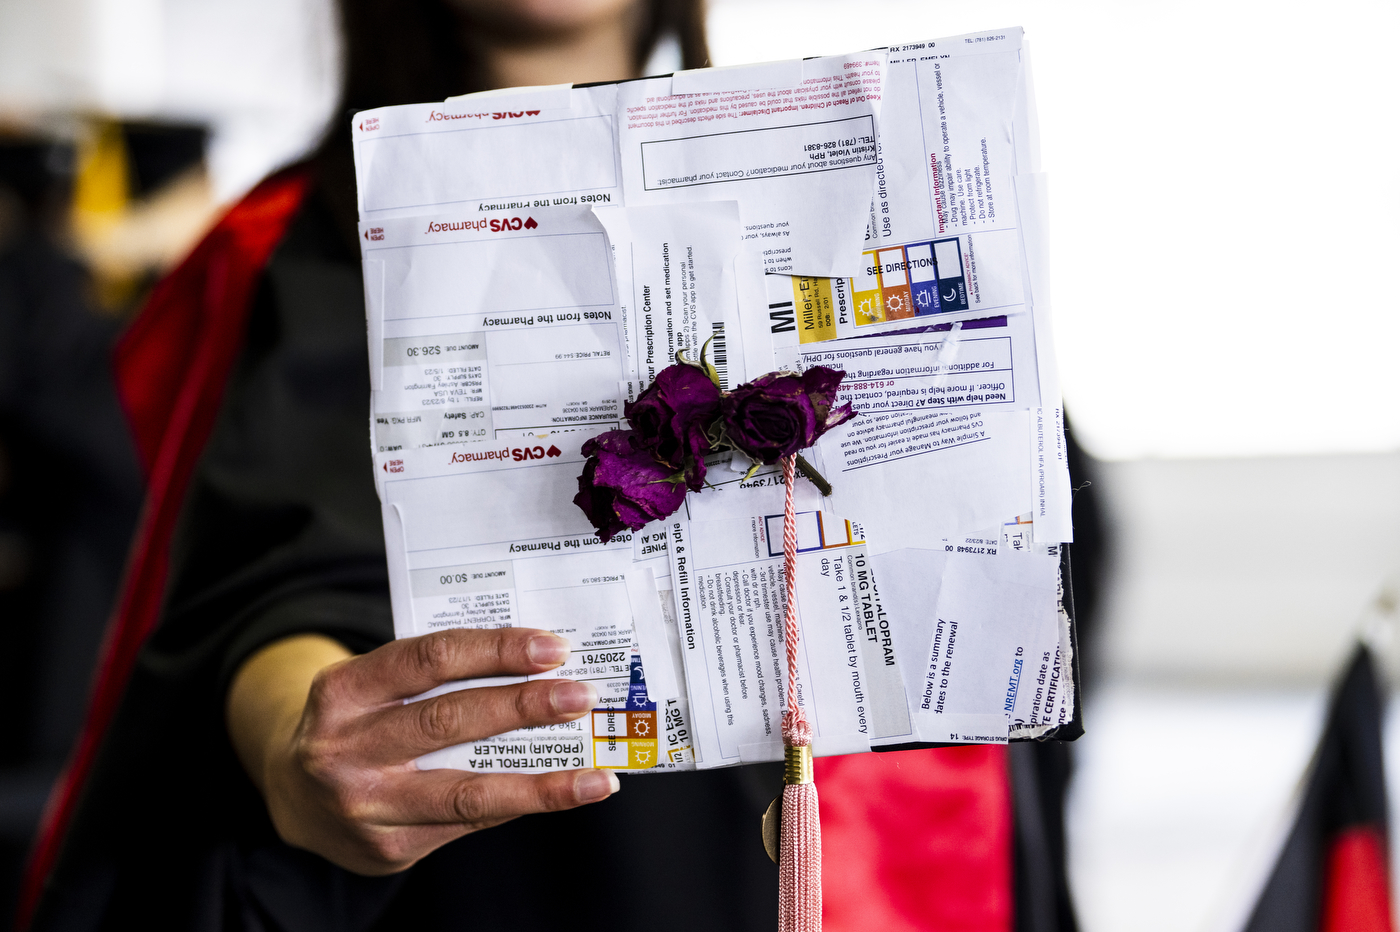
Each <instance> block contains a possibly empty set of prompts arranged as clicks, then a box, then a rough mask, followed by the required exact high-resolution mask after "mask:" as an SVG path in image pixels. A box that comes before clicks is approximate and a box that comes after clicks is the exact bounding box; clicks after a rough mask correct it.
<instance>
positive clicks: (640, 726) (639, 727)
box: [632, 718, 651, 735]
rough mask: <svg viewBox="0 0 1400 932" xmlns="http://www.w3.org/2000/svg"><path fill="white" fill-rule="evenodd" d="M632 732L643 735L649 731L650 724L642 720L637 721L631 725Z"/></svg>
mask: <svg viewBox="0 0 1400 932" xmlns="http://www.w3.org/2000/svg"><path fill="white" fill-rule="evenodd" d="M632 730H633V731H635V732H636V733H637V734H639V735H645V734H647V733H649V732H650V731H651V722H648V721H647V720H646V719H644V718H640V719H637V720H636V721H635V722H633V723H632Z"/></svg>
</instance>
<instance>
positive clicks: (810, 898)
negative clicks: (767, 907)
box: [778, 456, 822, 932]
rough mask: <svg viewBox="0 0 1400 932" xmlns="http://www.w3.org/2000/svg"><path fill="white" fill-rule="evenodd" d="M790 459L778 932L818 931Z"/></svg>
mask: <svg viewBox="0 0 1400 932" xmlns="http://www.w3.org/2000/svg"><path fill="white" fill-rule="evenodd" d="M796 473H797V468H796V456H788V457H784V458H783V482H784V485H785V486H786V487H787V488H786V492H787V494H786V501H785V503H784V508H783V569H784V572H785V574H786V577H787V620H786V628H785V635H784V637H785V640H786V642H787V711H786V712H784V713H783V744H784V745H785V748H784V766H783V817H782V828H781V832H780V840H779V848H778V851H779V854H778V929H779V932H821V927H822V826H821V815H820V812H819V810H818V809H817V785H816V784H815V783H814V782H813V781H812V726H811V725H809V724H808V723H807V716H806V715H804V714H803V712H802V709H801V707H799V706H798V704H797V641H798V637H799V632H798V630H797V517H796V513H795V511H794V508H793V503H792V487H793V484H794V483H795V482H796V479H797V475H796Z"/></svg>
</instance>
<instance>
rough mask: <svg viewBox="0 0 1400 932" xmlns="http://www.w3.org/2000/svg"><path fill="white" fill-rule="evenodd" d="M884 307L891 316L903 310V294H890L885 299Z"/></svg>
mask: <svg viewBox="0 0 1400 932" xmlns="http://www.w3.org/2000/svg"><path fill="white" fill-rule="evenodd" d="M885 309H886V310H887V311H889V312H890V314H891V316H893V315H895V314H898V313H899V312H900V311H902V310H904V296H903V295H898V294H892V295H890V296H889V297H888V298H886V299H885Z"/></svg>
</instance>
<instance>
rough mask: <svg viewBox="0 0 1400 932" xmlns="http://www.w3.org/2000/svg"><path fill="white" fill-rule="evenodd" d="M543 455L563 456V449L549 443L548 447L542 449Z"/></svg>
mask: <svg viewBox="0 0 1400 932" xmlns="http://www.w3.org/2000/svg"><path fill="white" fill-rule="evenodd" d="M544 455H545V456H563V455H564V451H562V450H560V449H559V448H558V447H556V446H555V445H554V444H550V445H549V449H548V450H545V451H544Z"/></svg>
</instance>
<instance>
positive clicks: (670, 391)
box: [623, 365, 720, 492]
mask: <svg viewBox="0 0 1400 932" xmlns="http://www.w3.org/2000/svg"><path fill="white" fill-rule="evenodd" d="M719 401H720V393H719V387H718V386H717V385H715V383H714V382H713V381H712V380H711V379H710V377H709V375H707V374H706V373H705V370H703V369H701V368H699V367H697V366H691V365H674V366H667V367H666V368H665V369H662V370H661V372H660V373H659V374H658V375H657V376H656V381H654V382H652V383H651V385H649V386H648V387H647V390H646V391H644V392H642V393H641V394H640V395H638V396H637V400H636V401H629V402H628V403H627V405H626V407H625V408H624V409H623V413H624V414H625V415H626V416H627V421H628V423H630V424H631V425H632V427H633V429H634V430H635V431H636V432H637V433H636V435H635V438H634V442H636V443H638V444H640V445H642V446H645V447H646V448H648V449H650V450H651V451H653V452H654V453H655V454H656V455H657V457H659V458H660V459H662V460H664V461H666V462H667V463H670V464H671V465H672V466H674V467H675V468H676V469H679V470H684V471H685V478H686V485H688V486H689V487H690V488H691V489H692V490H693V491H696V492H698V491H700V490H701V489H702V488H704V487H705V462H704V459H703V457H704V455H705V454H706V453H708V452H709V450H710V446H711V444H710V438H709V436H708V434H707V431H708V430H709V427H710V425H711V424H712V423H714V420H715V418H717V417H719Z"/></svg>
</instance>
